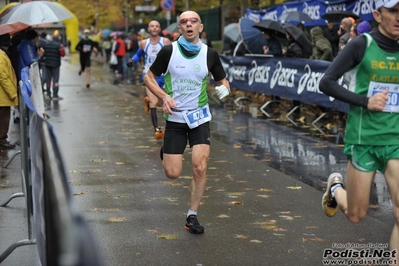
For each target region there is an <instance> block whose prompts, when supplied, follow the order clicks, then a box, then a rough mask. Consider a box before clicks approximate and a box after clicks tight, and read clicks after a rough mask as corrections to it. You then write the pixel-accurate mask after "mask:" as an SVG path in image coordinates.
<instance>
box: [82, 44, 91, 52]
mask: <svg viewBox="0 0 399 266" xmlns="http://www.w3.org/2000/svg"><path fill="white" fill-rule="evenodd" d="M83 49H85V50H86V51H90V50H91V45H89V44H84V45H83Z"/></svg>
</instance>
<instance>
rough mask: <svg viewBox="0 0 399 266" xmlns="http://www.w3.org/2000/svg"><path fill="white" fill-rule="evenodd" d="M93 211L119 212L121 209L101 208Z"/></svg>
mask: <svg viewBox="0 0 399 266" xmlns="http://www.w3.org/2000/svg"><path fill="white" fill-rule="evenodd" d="M93 211H95V212H100V211H101V212H118V211H119V209H101V208H95V209H94V210H93Z"/></svg>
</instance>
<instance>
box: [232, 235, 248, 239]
mask: <svg viewBox="0 0 399 266" xmlns="http://www.w3.org/2000/svg"><path fill="white" fill-rule="evenodd" d="M235 238H238V239H247V238H248V237H247V236H244V235H236V236H235Z"/></svg>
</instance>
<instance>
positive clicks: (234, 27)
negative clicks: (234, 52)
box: [223, 23, 241, 42]
mask: <svg viewBox="0 0 399 266" xmlns="http://www.w3.org/2000/svg"><path fill="white" fill-rule="evenodd" d="M223 34H224V36H226V37H228V38H229V39H230V40H232V41H233V42H239V41H240V39H241V37H240V25H239V24H238V23H231V24H229V25H227V26H225V27H224V29H223Z"/></svg>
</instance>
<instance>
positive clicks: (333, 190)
mask: <svg viewBox="0 0 399 266" xmlns="http://www.w3.org/2000/svg"><path fill="white" fill-rule="evenodd" d="M339 187H341V188H344V187H343V186H342V184H335V185H334V186H332V187H331V189H330V190H331V196H332V197H333V198H335V190H336V189H337V188H339Z"/></svg>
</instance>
